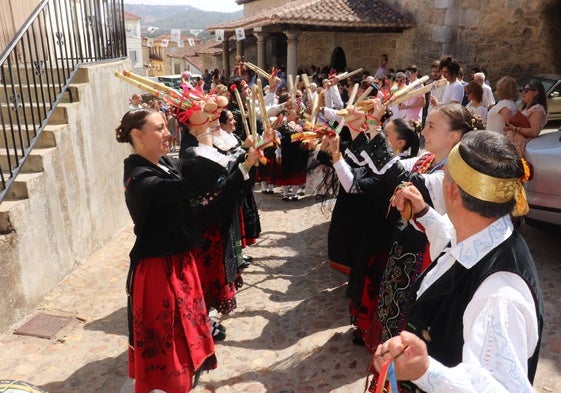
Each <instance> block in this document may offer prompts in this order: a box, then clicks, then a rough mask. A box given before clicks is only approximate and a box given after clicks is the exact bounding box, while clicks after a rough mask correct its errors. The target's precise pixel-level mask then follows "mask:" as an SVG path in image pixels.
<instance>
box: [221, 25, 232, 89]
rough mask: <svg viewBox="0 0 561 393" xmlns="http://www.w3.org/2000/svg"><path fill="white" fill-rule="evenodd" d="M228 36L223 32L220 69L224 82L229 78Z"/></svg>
mask: <svg viewBox="0 0 561 393" xmlns="http://www.w3.org/2000/svg"><path fill="white" fill-rule="evenodd" d="M230 36H231V35H229V34H226V32H224V41H222V68H223V69H224V77H225V78H226V80H228V78H229V77H230V51H229V49H230Z"/></svg>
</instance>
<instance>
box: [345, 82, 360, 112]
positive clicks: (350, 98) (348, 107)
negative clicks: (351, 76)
mask: <svg viewBox="0 0 561 393" xmlns="http://www.w3.org/2000/svg"><path fill="white" fill-rule="evenodd" d="M357 93H358V83H355V84H354V85H353V90H352V91H351V95H350V96H349V101H347V107H346V109H347V110H349V109H350V108H351V106H353V103H354V101H355V98H356V94H357Z"/></svg>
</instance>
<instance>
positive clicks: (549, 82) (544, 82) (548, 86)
mask: <svg viewBox="0 0 561 393" xmlns="http://www.w3.org/2000/svg"><path fill="white" fill-rule="evenodd" d="M540 82H541V83H542V85H543V88H544V89H545V91H546V92H547V91H548V90H549V89H551V86H553V84H554V83H555V81H552V80H549V79H541V80H540Z"/></svg>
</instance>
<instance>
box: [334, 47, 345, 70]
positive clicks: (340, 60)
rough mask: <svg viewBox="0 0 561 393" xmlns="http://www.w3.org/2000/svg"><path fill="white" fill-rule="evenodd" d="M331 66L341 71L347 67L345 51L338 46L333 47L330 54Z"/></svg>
mask: <svg viewBox="0 0 561 393" xmlns="http://www.w3.org/2000/svg"><path fill="white" fill-rule="evenodd" d="M330 65H331V68H335V69H336V70H337V72H343V71H345V70H346V69H347V58H346V56H345V51H343V48H341V47H340V46H338V47H337V48H335V49H333V53H332V54H331V64H330Z"/></svg>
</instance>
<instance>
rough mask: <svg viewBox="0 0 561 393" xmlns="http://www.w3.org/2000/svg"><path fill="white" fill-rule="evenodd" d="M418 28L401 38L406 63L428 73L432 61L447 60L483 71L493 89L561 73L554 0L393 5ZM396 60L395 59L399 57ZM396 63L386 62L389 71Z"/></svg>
mask: <svg viewBox="0 0 561 393" xmlns="http://www.w3.org/2000/svg"><path fill="white" fill-rule="evenodd" d="M395 3H396V4H397V7H398V8H399V10H400V11H401V12H403V13H409V14H410V15H413V16H414V17H415V19H416V20H417V26H416V27H414V28H413V29H410V30H408V31H406V32H404V33H403V35H402V40H401V42H400V44H399V48H400V49H401V51H403V53H404V54H405V63H408V62H414V63H416V64H417V65H418V66H419V67H420V68H421V70H423V71H425V72H428V70H429V68H428V67H429V66H430V63H431V61H432V60H434V59H437V58H439V57H440V56H441V55H443V54H451V55H453V56H454V57H455V58H457V59H458V61H459V62H460V64H461V65H462V67H464V69H466V70H467V71H469V70H470V69H471V68H472V67H473V66H474V65H479V66H481V67H483V68H485V69H486V71H487V74H488V77H489V79H490V80H491V82H492V83H494V82H496V81H497V80H498V79H500V78H501V77H502V76H504V75H511V76H513V77H515V78H517V79H519V80H520V81H522V80H523V79H525V78H527V77H529V76H530V75H533V74H538V73H554V72H556V73H559V72H561V41H560V40H559V39H558V37H560V36H561V24H560V23H559V21H560V20H561V6H560V5H559V2H558V1H557V0H542V1H534V0H495V1H491V2H488V3H485V4H484V5H483V3H481V2H480V1H477V0H426V1H418V0H397V1H396V2H395ZM398 58H399V57H398ZM396 60H397V59H396V58H394V57H392V56H390V65H396V63H397V61H396Z"/></svg>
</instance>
